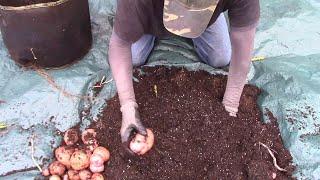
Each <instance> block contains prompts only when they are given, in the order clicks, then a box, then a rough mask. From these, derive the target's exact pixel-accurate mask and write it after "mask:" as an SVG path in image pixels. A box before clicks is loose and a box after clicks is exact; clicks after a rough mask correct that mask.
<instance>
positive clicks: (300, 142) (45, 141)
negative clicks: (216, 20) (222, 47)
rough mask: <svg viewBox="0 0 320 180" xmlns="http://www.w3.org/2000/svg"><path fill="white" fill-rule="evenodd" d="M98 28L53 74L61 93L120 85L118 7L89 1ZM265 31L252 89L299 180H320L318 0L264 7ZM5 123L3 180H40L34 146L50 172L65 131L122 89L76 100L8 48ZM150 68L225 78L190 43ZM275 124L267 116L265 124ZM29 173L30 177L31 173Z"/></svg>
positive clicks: (2, 96) (164, 46)
mask: <svg viewBox="0 0 320 180" xmlns="http://www.w3.org/2000/svg"><path fill="white" fill-rule="evenodd" d="M89 2H90V11H91V19H92V28H93V40H94V41H93V42H94V43H93V48H92V49H91V50H90V52H89V53H88V55H87V56H86V57H85V58H84V59H83V60H81V61H80V62H78V63H76V64H74V65H71V66H70V67H68V68H65V69H61V70H49V71H46V72H47V73H48V74H50V76H51V77H52V78H53V79H54V81H55V83H56V84H58V85H59V86H60V87H61V89H63V90H65V91H67V92H68V93H69V94H72V95H81V96H92V94H93V93H94V92H93V91H92V86H93V85H94V84H95V83H96V82H98V81H100V80H101V78H102V77H103V76H105V77H106V79H107V80H110V79H111V78H112V76H111V72H110V69H109V66H108V64H107V62H106V60H107V49H108V46H107V45H108V43H107V42H108V40H109V36H110V32H111V28H112V19H113V14H114V11H115V7H116V3H115V0H112V1H106V0H89ZM260 2H261V8H262V13H261V22H260V25H259V27H258V32H257V38H256V48H255V53H254V55H255V56H265V57H266V59H265V60H263V61H258V62H254V63H253V66H252V69H251V71H250V74H249V80H250V83H252V84H255V85H257V86H258V87H260V88H262V89H263V93H262V95H261V96H260V98H259V104H260V105H261V109H262V110H263V111H264V112H266V108H268V109H269V110H270V111H271V112H273V113H274V115H275V117H276V118H277V119H278V122H279V125H280V129H281V135H282V138H283V140H284V143H285V145H286V147H287V148H289V150H290V152H291V154H292V156H293V159H294V163H295V164H296V165H297V166H298V169H297V171H296V173H295V175H296V177H297V178H298V179H318V178H319V177H320V166H319V160H320V156H319V154H320V151H319V150H320V136H319V135H320V120H319V119H320V101H319V99H320V90H319V89H320V84H319V82H320V81H319V80H320V71H319V65H320V62H319V59H320V46H319V45H317V44H318V42H319V40H320V33H319V31H318V30H319V29H320V28H319V27H320V23H319V21H318V20H319V18H320V12H319V8H320V2H319V1H318V0H308V1H306V0H260ZM0 46H1V49H0V57H1V61H0V71H1V73H0V80H1V81H0V100H4V101H6V103H1V104H0V118H1V119H0V122H5V123H6V124H7V125H8V128H7V129H6V130H5V131H1V132H0V149H1V152H4V153H0V159H1V160H2V161H1V162H0V175H4V174H8V176H5V177H1V179H10V180H11V179H34V177H35V176H37V175H39V173H38V171H37V169H36V168H35V165H34V164H33V162H32V159H31V150H30V148H31V147H30V139H31V138H33V140H34V148H35V153H34V156H35V159H36V160H37V161H38V162H39V163H40V164H41V165H42V164H43V163H42V162H46V159H47V158H50V157H52V150H53V148H54V147H56V146H57V145H58V144H59V142H60V141H61V137H60V136H59V132H60V131H65V130H66V129H68V128H70V127H72V126H73V125H75V124H77V123H78V122H81V126H82V128H84V127H86V126H87V125H88V124H89V123H90V122H91V121H92V120H95V117H96V115H97V114H98V113H99V111H100V110H101V108H103V107H104V106H105V101H104V99H107V98H110V97H112V96H113V95H114V94H115V85H114V82H111V83H109V84H107V85H105V86H104V88H103V89H102V91H101V92H100V93H99V94H98V96H97V98H95V99H93V100H92V101H91V100H87V99H83V98H75V97H68V96H66V94H65V93H63V92H61V90H57V89H56V88H54V87H53V86H52V85H50V84H49V83H48V81H47V80H45V79H44V78H43V77H42V76H40V75H39V74H38V73H36V72H35V71H32V70H25V69H21V68H19V67H18V66H16V65H15V64H14V62H13V61H12V60H10V58H9V56H8V53H7V51H6V49H5V48H4V45H3V42H2V41H0ZM148 65H149V66H154V65H168V66H183V67H187V68H188V69H189V70H198V69H203V70H206V71H209V72H211V73H225V72H224V71H223V70H217V69H213V68H211V67H209V66H207V65H205V64H202V63H199V59H198V57H197V55H196V53H195V51H194V50H193V47H192V45H191V44H190V43H189V41H188V40H185V39H183V38H178V37H175V38H173V39H170V40H169V39H163V40H161V41H159V42H158V43H157V45H156V46H155V48H154V51H153V53H152V54H151V56H150V58H149V62H148ZM264 119H265V120H266V121H268V119H267V117H264ZM25 169H26V170H25Z"/></svg>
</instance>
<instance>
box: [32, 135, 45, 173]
mask: <svg viewBox="0 0 320 180" xmlns="http://www.w3.org/2000/svg"><path fill="white" fill-rule="evenodd" d="M33 139H34V135H32V136H31V138H30V143H31V158H32V161H33V163H34V165H35V166H36V167H37V168H38V169H39V171H40V172H42V169H41V167H40V165H39V164H38V163H37V161H36V160H35V158H34V142H33Z"/></svg>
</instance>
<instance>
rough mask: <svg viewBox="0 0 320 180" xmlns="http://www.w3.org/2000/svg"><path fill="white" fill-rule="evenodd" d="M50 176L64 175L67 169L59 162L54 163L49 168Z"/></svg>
mask: <svg viewBox="0 0 320 180" xmlns="http://www.w3.org/2000/svg"><path fill="white" fill-rule="evenodd" d="M49 171H50V174H52V175H59V176H61V175H63V173H64V172H65V171H66V167H65V166H64V165H63V164H61V163H60V162H59V161H54V162H53V163H51V164H50V166H49Z"/></svg>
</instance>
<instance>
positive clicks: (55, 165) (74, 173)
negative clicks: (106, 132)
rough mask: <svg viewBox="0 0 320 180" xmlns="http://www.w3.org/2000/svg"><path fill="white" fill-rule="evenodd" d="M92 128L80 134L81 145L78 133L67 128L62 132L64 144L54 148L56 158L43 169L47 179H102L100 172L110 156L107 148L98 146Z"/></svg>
mask: <svg viewBox="0 0 320 180" xmlns="http://www.w3.org/2000/svg"><path fill="white" fill-rule="evenodd" d="M96 135H97V133H96V132H95V130H94V129H87V130H85V131H84V132H83V133H82V135H81V140H82V142H83V145H82V144H80V143H78V141H79V134H78V131H77V130H75V129H69V130H68V131H66V132H65V134H64V142H65V144H66V145H63V146H60V147H58V148H57V149H56V150H55V158H56V160H55V161H54V162H52V163H51V164H50V165H49V168H48V169H44V170H43V172H42V174H43V175H44V176H50V178H49V180H62V179H63V180H89V179H91V180H103V179H104V177H103V175H102V174H100V173H101V172H103V171H104V163H105V162H107V161H108V160H109V158H110V152H109V150H108V149H107V148H105V147H102V146H99V145H98V142H97V140H96Z"/></svg>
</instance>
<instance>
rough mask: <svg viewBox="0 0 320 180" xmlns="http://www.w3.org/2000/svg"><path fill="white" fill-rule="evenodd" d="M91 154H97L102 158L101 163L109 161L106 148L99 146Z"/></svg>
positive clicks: (108, 153)
mask: <svg viewBox="0 0 320 180" xmlns="http://www.w3.org/2000/svg"><path fill="white" fill-rule="evenodd" d="M93 154H99V155H100V156H102V158H103V161H108V160H109V159H110V152H109V150H108V149H107V148H105V147H102V146H99V147H97V148H96V149H95V150H94V151H93Z"/></svg>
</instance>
